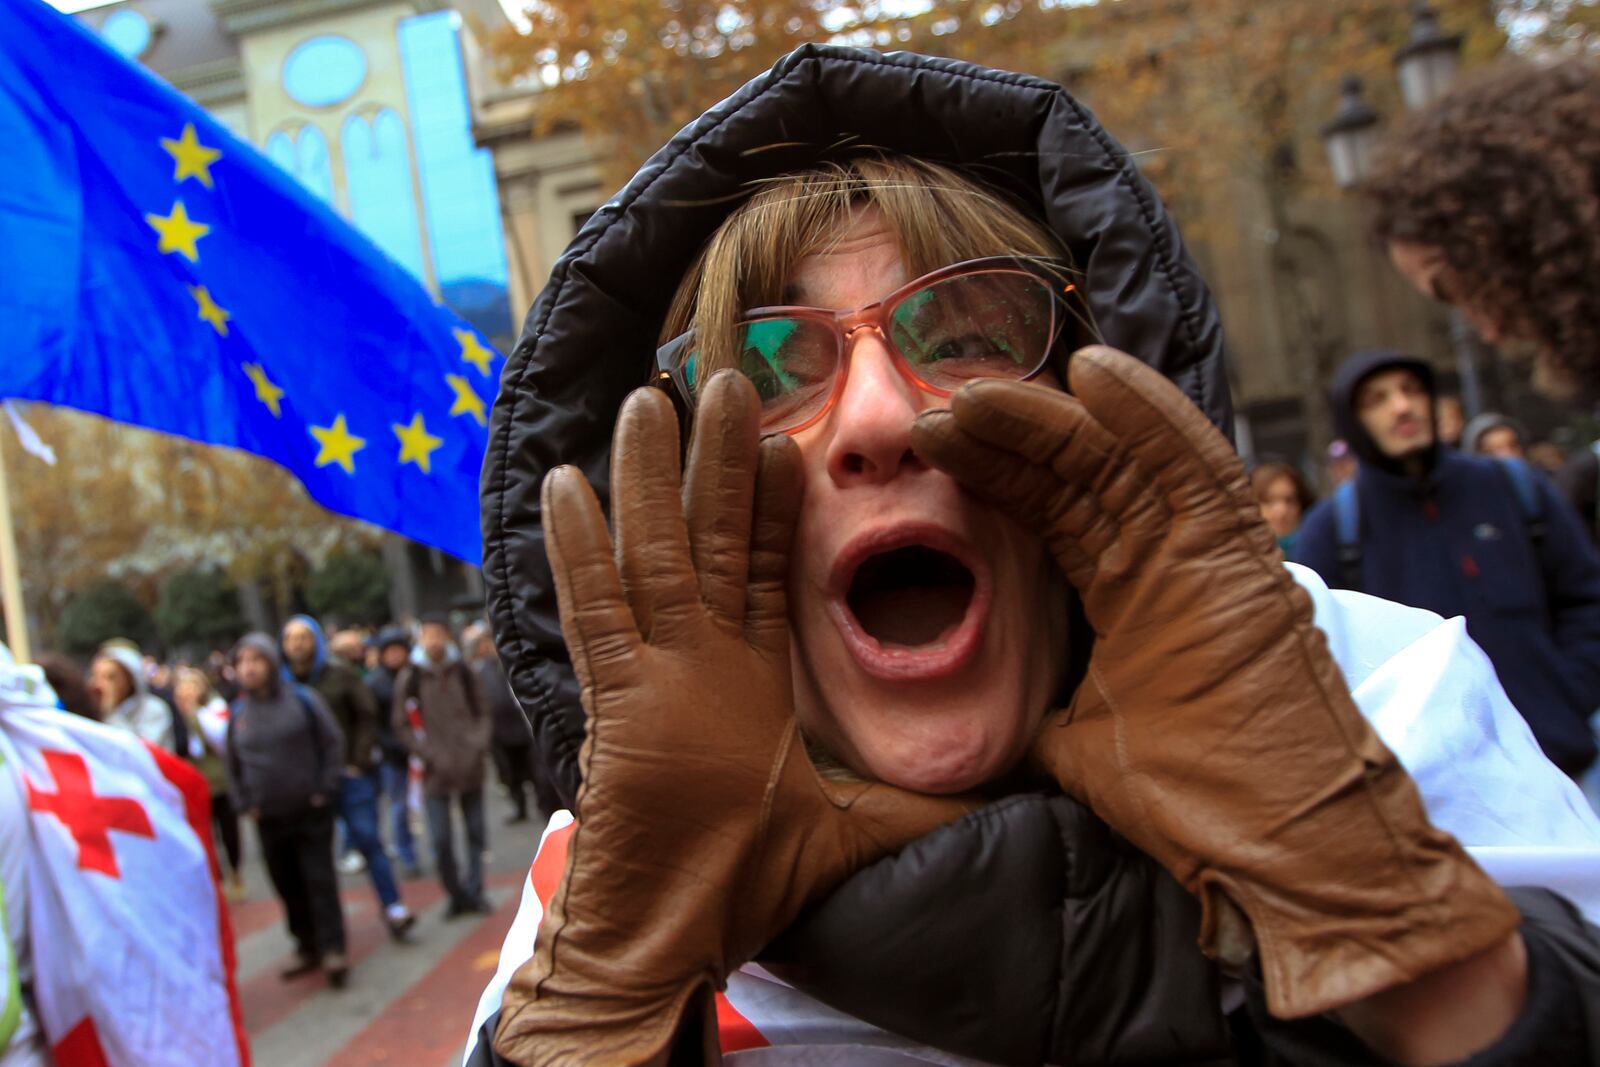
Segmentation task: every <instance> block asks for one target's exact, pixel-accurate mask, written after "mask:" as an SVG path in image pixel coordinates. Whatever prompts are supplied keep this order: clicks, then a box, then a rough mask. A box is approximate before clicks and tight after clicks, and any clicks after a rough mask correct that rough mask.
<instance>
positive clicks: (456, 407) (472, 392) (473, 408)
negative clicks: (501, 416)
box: [444, 374, 489, 426]
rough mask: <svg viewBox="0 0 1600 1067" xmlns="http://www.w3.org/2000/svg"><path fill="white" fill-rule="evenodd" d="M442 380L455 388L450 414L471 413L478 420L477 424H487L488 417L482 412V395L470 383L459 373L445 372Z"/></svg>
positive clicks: (452, 415)
mask: <svg viewBox="0 0 1600 1067" xmlns="http://www.w3.org/2000/svg"><path fill="white" fill-rule="evenodd" d="M444 380H445V381H447V382H449V383H450V388H451V389H454V390H455V393H456V402H455V403H454V404H451V405H450V416H451V417H452V418H454V417H455V416H457V415H471V416H472V417H473V418H475V419H477V420H478V425H479V426H486V425H488V422H489V420H488V418H487V417H486V416H485V414H484V404H483V397H481V396H479V395H478V391H477V390H476V389H474V388H473V387H472V383H471V382H469V381H467V380H466V379H465V378H463V377H462V376H461V375H459V374H446V375H445V376H444Z"/></svg>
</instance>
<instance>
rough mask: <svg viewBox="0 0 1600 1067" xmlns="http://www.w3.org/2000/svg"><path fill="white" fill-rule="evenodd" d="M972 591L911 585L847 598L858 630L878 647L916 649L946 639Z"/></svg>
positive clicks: (953, 587)
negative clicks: (867, 635) (896, 646)
mask: <svg viewBox="0 0 1600 1067" xmlns="http://www.w3.org/2000/svg"><path fill="white" fill-rule="evenodd" d="M971 599H972V591H971V589H966V588H961V587H958V586H950V585H912V586H897V587H894V588H887V589H875V590H871V591H867V592H861V593H859V594H857V595H856V596H853V597H851V598H850V608H851V610H852V611H854V612H855V616H856V621H857V622H859V623H860V624H861V628H862V629H863V630H865V631H866V632H867V633H869V634H871V635H872V636H873V637H875V638H876V639H877V640H878V642H879V643H880V644H884V645H903V646H906V647H909V648H915V647H917V646H919V645H929V644H933V643H934V642H936V641H938V640H940V639H941V638H943V637H945V636H946V635H947V634H948V633H949V632H950V631H951V630H954V629H955V628H956V627H957V626H958V625H960V623H961V619H962V617H963V616H965V615H966V613H967V602H968V601H969V600H971Z"/></svg>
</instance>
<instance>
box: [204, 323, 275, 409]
mask: <svg viewBox="0 0 1600 1067" xmlns="http://www.w3.org/2000/svg"><path fill="white" fill-rule="evenodd" d="M219 310H220V309H219ZM224 332H226V331H224ZM243 367H244V372H245V374H247V375H249V377H250V380H251V381H252V382H254V383H255V386H256V399H257V400H259V401H261V402H262V403H263V404H265V405H267V410H268V411H270V412H272V417H273V418H275V419H279V418H282V417H283V412H282V411H280V410H279V409H278V401H279V400H281V399H282V398H283V390H282V389H279V388H278V387H277V386H276V385H273V384H272V379H271V378H268V377H267V372H266V370H265V369H263V368H262V366H261V364H259V363H245V364H243Z"/></svg>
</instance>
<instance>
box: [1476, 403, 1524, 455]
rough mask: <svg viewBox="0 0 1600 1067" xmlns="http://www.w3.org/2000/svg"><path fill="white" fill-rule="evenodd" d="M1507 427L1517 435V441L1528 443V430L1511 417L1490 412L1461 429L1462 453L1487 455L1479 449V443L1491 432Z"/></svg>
mask: <svg viewBox="0 0 1600 1067" xmlns="http://www.w3.org/2000/svg"><path fill="white" fill-rule="evenodd" d="M1502 426H1504V427H1506V428H1508V429H1510V430H1511V431H1512V432H1513V433H1515V434H1516V435H1517V440H1518V441H1520V442H1523V443H1526V442H1527V441H1528V428H1527V427H1526V426H1524V425H1523V424H1522V423H1521V422H1520V421H1518V420H1517V419H1513V418H1512V417H1511V416H1510V415H1501V414H1500V413H1499V412H1494V411H1489V412H1485V413H1484V414H1482V415H1479V416H1477V417H1475V418H1473V419H1472V420H1471V421H1469V422H1468V423H1467V424H1466V425H1465V426H1463V427H1462V428H1461V451H1463V452H1468V453H1471V454H1472V455H1475V456H1482V455H1486V453H1485V452H1484V450H1483V449H1482V448H1480V447H1479V441H1480V439H1481V438H1482V437H1483V435H1484V434H1486V433H1488V432H1489V431H1490V430H1498V429H1500V427H1502Z"/></svg>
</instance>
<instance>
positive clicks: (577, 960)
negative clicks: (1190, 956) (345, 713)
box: [495, 372, 966, 1067]
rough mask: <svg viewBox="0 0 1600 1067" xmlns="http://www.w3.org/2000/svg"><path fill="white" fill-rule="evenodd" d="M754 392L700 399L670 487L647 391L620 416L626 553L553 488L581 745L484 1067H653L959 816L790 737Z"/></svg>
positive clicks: (789, 513) (664, 414) (664, 424)
mask: <svg viewBox="0 0 1600 1067" xmlns="http://www.w3.org/2000/svg"><path fill="white" fill-rule="evenodd" d="M759 425H760V405H759V401H758V400H757V398H756V395H755V390H754V388H753V387H752V386H751V385H750V383H749V382H748V381H747V380H746V379H745V378H743V377H741V376H739V375H737V374H735V373H732V372H724V373H722V374H719V375H716V376H713V377H712V378H711V379H710V381H709V382H708V383H707V385H706V388H705V392H704V393H703V394H702V398H701V401H700V404H699V410H698V416H697V420H696V425H695V433H694V435H693V438H692V441H691V445H690V449H689V459H688V469H687V473H686V475H685V477H684V478H683V479H682V482H681V485H680V478H679V473H678V454H679V453H678V434H677V421H676V416H675V414H674V412H673V409H672V405H671V403H670V402H669V401H668V400H667V398H666V396H665V395H664V394H663V393H661V392H660V391H658V390H653V389H642V390H639V391H637V392H635V393H634V394H633V395H632V396H630V397H629V398H628V399H627V401H626V402H625V403H624V405H623V408H622V412H621V415H620V417H619V419H618V422H617V430H616V437H615V440H614V442H613V451H612V485H611V489H612V495H611V498H612V501H613V520H614V521H613V526H614V529H615V544H614V545H613V541H612V537H611V536H609V535H608V533H607V529H606V524H605V519H604V517H603V515H602V513H601V509H600V504H599V501H598V500H597V499H596V497H595V495H594V493H593V491H592V490H591V489H590V487H589V485H588V483H587V482H586V481H585V480H584V478H583V476H582V475H581V474H580V473H578V471H577V470H575V469H573V468H571V467H561V468H557V469H556V470H554V471H552V472H551V473H550V475H549V476H548V477H547V478H546V480H545V484H544V499H543V511H544V528H545V537H546V543H547V545H548V552H549V558H550V564H551V568H552V570H553V572H554V576H555V580H556V591H557V596H558V598H559V601H560V608H561V623H562V631H563V633H564V634H565V636H566V640H567V645H568V648H569V650H570V651H571V654H572V662H573V666H574V668H575V669H576V671H577V675H578V679H579V681H580V683H581V684H582V687H583V705H584V709H585V711H587V713H588V736H587V740H586V741H585V743H584V746H583V750H582V753H581V755H580V766H581V768H582V771H583V785H582V788H581V789H580V791H579V794H578V801H577V812H576V815H577V822H578V826H577V830H576V831H575V832H574V834H573V837H572V841H571V844H570V846H569V849H568V853H567V867H566V872H565V874H564V876H563V878H562V881H561V885H560V888H559V889H558V890H557V892H556V895H555V897H554V899H553V900H552V902H551V905H550V910H549V913H548V914H547V915H546V916H545V918H544V922H543V924H542V925H541V926H540V929H539V935H538V940H537V943H536V946H535V950H534V955H533V958H532V959H531V960H530V961H529V962H528V963H527V964H525V965H524V966H523V968H522V969H521V970H519V971H518V972H517V974H516V975H515V976H514V977H513V978H512V980H511V983H510V986H509V988H508V989H507V992H506V994H505V1000H504V1005H505V1006H504V1014H503V1015H502V1017H501V1022H500V1026H499V1030H498V1032H497V1035H496V1039H495V1050H496V1051H497V1052H498V1053H499V1054H500V1055H502V1056H504V1057H505V1058H507V1059H509V1060H511V1061H513V1062H515V1063H518V1064H522V1065H528V1067H531V1065H536V1064H537V1065H547V1064H549V1065H553V1064H629V1065H631V1064H648V1063H660V1062H663V1061H664V1059H665V1057H666V1056H667V1054H668V1052H669V1050H670V1049H671V1048H672V1047H673V1044H674V1041H675V1039H676V1035H677V1034H678V1032H679V1030H680V1029H681V1028H683V1027H685V1025H686V1024H687V1025H688V1026H698V1027H700V1028H702V1029H701V1034H702V1035H703V1041H704V1045H703V1047H704V1049H705V1056H706V1058H707V1060H708V1062H715V1060H716V1057H717V1051H716V1049H717V1046H716V1035H715V1028H714V1019H713V1018H712V1016H711V1014H710V1011H709V1004H710V994H711V993H712V992H713V991H714V990H715V989H718V988H720V987H721V986H722V984H723V982H724V980H725V978H726V976H727V974H728V973H729V971H731V970H732V969H734V968H735V967H737V966H739V965H740V964H741V963H743V962H745V961H746V960H748V959H749V958H751V957H752V956H753V955H754V954H755V953H756V952H757V951H758V950H759V949H760V948H761V947H762V946H763V945H765V944H766V943H767V942H768V941H769V940H770V939H771V938H772V937H773V936H775V935H776V934H777V933H778V932H779V931H781V930H783V929H784V928H785V927H787V926H788V925H789V923H790V922H791V921H793V919H794V918H795V916H796V915H797V914H798V913H799V911H800V909H801V908H802V907H803V906H804V905H805V904H806V903H807V902H809V901H810V900H812V899H813V898H815V897H816V896H818V895H820V894H822V893H824V892H826V891H828V890H829V889H831V888H833V887H834V886H835V885H837V884H838V883H839V882H840V881H841V880H843V878H844V877H845V876H846V875H848V874H849V873H850V872H852V871H854V870H856V869H857V868H859V867H861V866H863V865H865V864H867V863H869V862H871V861H872V860H874V859H877V858H879V857H880V856H882V855H884V854H886V853H888V852H890V851H892V850H894V849H897V848H899V847H900V846H901V845H903V844H904V843H906V842H907V841H910V840H911V839H913V838H915V837H918V836H920V835H921V834H923V833H925V832H926V831H928V830H930V829H932V828H934V827H935V826H938V825H940V824H942V823H944V822H947V821H949V820H951V819H954V818H956V817H957V816H959V815H960V814H961V813H962V812H963V811H965V810H966V805H964V804H963V803H962V802H960V801H956V800H951V799H944V798H933V797H923V796H917V795H914V794H910V793H905V792H902V791H900V790H897V789H893V788H891V787H888V786H883V785H875V784H853V785H848V786H842V785H838V784H836V783H830V782H825V781H823V780H822V779H821V778H820V777H819V776H818V775H817V773H816V771H815V769H814V768H813V767H812V766H811V763H810V761H809V759H808V758H807V757H806V754H805V747H804V744H803V742H802V740H801V738H800V735H799V731H798V729H797V727H796V724H795V720H794V713H793V704H792V699H793V698H792V683H791V679H790V666H789V623H788V616H787V606H786V602H785V595H784V588H785V583H786V581H787V576H788V565H789V545H790V538H791V534H792V530H793V526H794V519H795V516H796V513H797V511H798V508H799V503H800V495H801V480H800V472H799V466H798V453H797V452H796V450H795V447H794V443H793V442H792V441H790V440H789V439H788V438H785V437H772V438H768V439H766V440H762V441H759V443H758V436H759Z"/></svg>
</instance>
